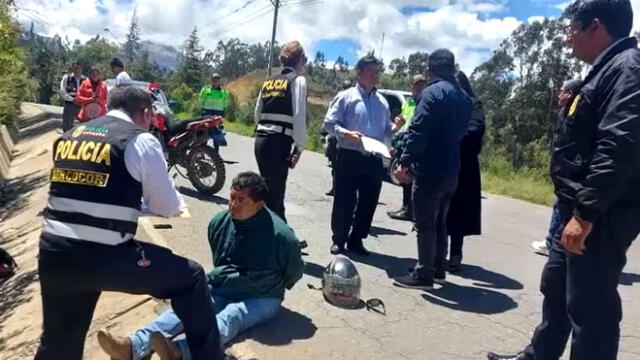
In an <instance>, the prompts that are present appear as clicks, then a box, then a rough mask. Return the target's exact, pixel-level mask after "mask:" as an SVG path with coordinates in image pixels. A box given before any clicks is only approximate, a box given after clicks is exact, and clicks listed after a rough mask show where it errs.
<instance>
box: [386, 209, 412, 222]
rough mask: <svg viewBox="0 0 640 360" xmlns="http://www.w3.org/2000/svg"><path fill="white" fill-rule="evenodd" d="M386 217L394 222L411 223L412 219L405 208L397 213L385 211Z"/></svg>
mask: <svg viewBox="0 0 640 360" xmlns="http://www.w3.org/2000/svg"><path fill="white" fill-rule="evenodd" d="M387 215H389V217H390V218H392V219H394V220H402V221H413V217H412V216H411V214H410V213H409V211H407V209H405V208H402V209H400V210H397V211H387Z"/></svg>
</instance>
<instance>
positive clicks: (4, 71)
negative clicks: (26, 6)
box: [0, 1, 28, 124]
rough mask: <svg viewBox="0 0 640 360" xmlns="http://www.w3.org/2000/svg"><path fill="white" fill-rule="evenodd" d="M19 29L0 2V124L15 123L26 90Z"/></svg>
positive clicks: (5, 5)
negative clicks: (18, 42)
mask: <svg viewBox="0 0 640 360" xmlns="http://www.w3.org/2000/svg"><path fill="white" fill-rule="evenodd" d="M19 37H20V27H19V25H18V24H17V23H16V22H15V21H14V20H13V19H12V18H11V16H10V14H9V4H8V3H7V2H6V1H0V79H2V81H0V124H10V123H12V122H14V121H15V119H16V117H17V116H18V114H19V112H20V103H21V102H22V101H23V99H24V97H25V95H26V90H27V88H28V82H27V72H26V67H25V60H24V53H23V52H22V50H21V49H20V48H19V47H18V45H17V41H18V39H19Z"/></svg>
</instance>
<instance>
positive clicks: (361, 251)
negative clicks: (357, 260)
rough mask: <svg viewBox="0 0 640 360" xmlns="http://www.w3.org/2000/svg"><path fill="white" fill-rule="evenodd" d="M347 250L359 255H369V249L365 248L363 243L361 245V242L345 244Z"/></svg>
mask: <svg viewBox="0 0 640 360" xmlns="http://www.w3.org/2000/svg"><path fill="white" fill-rule="evenodd" d="M347 250H349V251H351V252H352V253H354V254H356V255H360V256H368V255H371V253H370V252H369V250H367V249H366V248H365V247H364V245H362V244H359V245H347Z"/></svg>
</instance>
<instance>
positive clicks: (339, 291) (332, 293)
mask: <svg viewBox="0 0 640 360" xmlns="http://www.w3.org/2000/svg"><path fill="white" fill-rule="evenodd" d="M360 286H361V282H360V275H359V274H358V269H356V266H355V264H354V263H353V262H352V261H351V260H350V259H349V258H348V257H346V256H344V255H338V256H336V258H335V259H334V260H333V261H332V262H331V263H329V265H328V266H327V268H326V269H325V271H324V274H323V276H322V293H323V294H324V298H325V299H326V300H327V301H328V302H330V303H331V304H333V305H336V306H339V307H343V308H354V307H357V306H358V304H359V303H360Z"/></svg>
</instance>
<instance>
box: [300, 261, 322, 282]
mask: <svg viewBox="0 0 640 360" xmlns="http://www.w3.org/2000/svg"><path fill="white" fill-rule="evenodd" d="M324 269H325V267H324V266H320V265H318V264H316V263H312V262H309V261H307V262H305V264H304V273H305V274H307V275H309V276H313V277H314V278H318V279H322V273H324Z"/></svg>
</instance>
